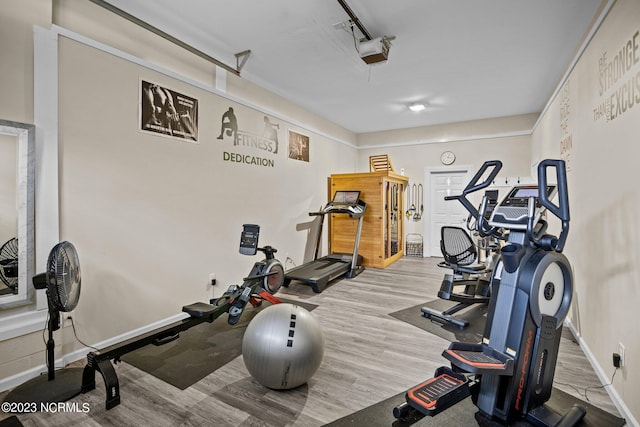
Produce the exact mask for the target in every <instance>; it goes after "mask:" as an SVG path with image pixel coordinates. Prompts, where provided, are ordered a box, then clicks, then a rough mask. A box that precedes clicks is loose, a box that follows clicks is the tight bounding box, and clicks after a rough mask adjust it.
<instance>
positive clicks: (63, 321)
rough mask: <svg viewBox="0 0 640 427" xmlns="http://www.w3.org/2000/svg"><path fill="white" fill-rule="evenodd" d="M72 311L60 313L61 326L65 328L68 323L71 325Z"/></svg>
mask: <svg viewBox="0 0 640 427" xmlns="http://www.w3.org/2000/svg"><path fill="white" fill-rule="evenodd" d="M71 317H72V316H71V313H70V312H66V313H64V312H63V313H60V327H61V328H64V327H65V326H67V325H71V320H70V319H71Z"/></svg>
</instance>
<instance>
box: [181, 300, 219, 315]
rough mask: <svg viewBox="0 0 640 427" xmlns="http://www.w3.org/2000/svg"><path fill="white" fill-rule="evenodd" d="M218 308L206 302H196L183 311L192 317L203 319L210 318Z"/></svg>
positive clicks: (183, 308)
mask: <svg viewBox="0 0 640 427" xmlns="http://www.w3.org/2000/svg"><path fill="white" fill-rule="evenodd" d="M217 308H218V307H216V306H215V305H211V304H207V303H204V302H194V303H193V304H189V305H185V306H184V307H182V311H184V312H185V313H187V314H188V315H189V316H191V317H195V318H202V317H207V316H210V315H211V314H212V313H213V312H214V311H215V310H216V309H217Z"/></svg>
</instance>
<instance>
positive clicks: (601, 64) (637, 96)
mask: <svg viewBox="0 0 640 427" xmlns="http://www.w3.org/2000/svg"><path fill="white" fill-rule="evenodd" d="M638 62H640V30H636V32H635V33H633V34H632V35H631V36H630V37H629V38H628V39H627V40H625V41H624V42H623V43H622V45H621V46H619V47H618V48H617V49H616V53H615V56H613V58H611V57H609V56H608V55H607V52H606V51H605V52H603V53H602V55H601V56H600V59H599V60H598V94H599V95H600V97H601V98H604V99H603V100H602V101H601V102H600V103H599V104H598V105H596V106H595V108H594V109H593V121H596V122H597V121H598V120H600V119H603V118H604V119H605V120H606V121H607V122H609V121H611V120H614V119H616V118H618V117H620V116H621V115H622V114H624V113H626V112H627V111H629V110H630V109H631V108H633V107H634V106H635V105H637V104H640V69H638V67H637V65H638ZM634 68H635V72H634V71H633V69H634Z"/></svg>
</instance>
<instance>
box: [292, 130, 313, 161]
mask: <svg viewBox="0 0 640 427" xmlns="http://www.w3.org/2000/svg"><path fill="white" fill-rule="evenodd" d="M289 158H290V159H294V160H302V161H303V162H309V137H308V136H307V135H303V134H301V133H298V132H294V131H292V130H291V129H289Z"/></svg>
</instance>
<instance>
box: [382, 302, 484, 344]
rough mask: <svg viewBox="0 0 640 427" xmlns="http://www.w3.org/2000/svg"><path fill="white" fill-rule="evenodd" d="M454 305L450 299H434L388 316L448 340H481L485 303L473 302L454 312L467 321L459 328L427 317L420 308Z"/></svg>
mask: <svg viewBox="0 0 640 427" xmlns="http://www.w3.org/2000/svg"><path fill="white" fill-rule="evenodd" d="M453 305H455V303H453V302H451V301H446V300H443V299H436V300H433V301H428V302H425V303H422V304H418V305H416V306H413V307H409V308H406V309H404V310H400V311H396V312H395V313H390V314H389V315H390V316H393V317H395V318H396V319H398V320H402V321H403V322H406V323H409V324H410V325H413V326H416V327H418V328H420V329H422V330H425V331H427V332H431V333H432V334H434V335H437V336H439V337H441V338H444V339H446V340H448V341H452V342H453V341H461V342H470V343H477V342H480V341H481V340H482V334H483V332H484V324H485V322H486V320H487V305H486V304H474V305H472V306H471V307H468V308H465V309H464V310H462V311H459V312H458V313H456V314H455V315H456V317H458V318H460V319H465V320H468V321H469V326H467V327H466V328H465V329H463V330H461V329H459V328H458V327H457V326H455V325H452V324H450V323H447V324H442V323H439V322H437V321H435V320H430V319H427V318H426V317H424V316H423V315H422V311H421V310H420V309H421V308H422V307H429V308H432V309H435V310H438V311H442V310H446V309H448V308H450V307H452V306H453Z"/></svg>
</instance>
